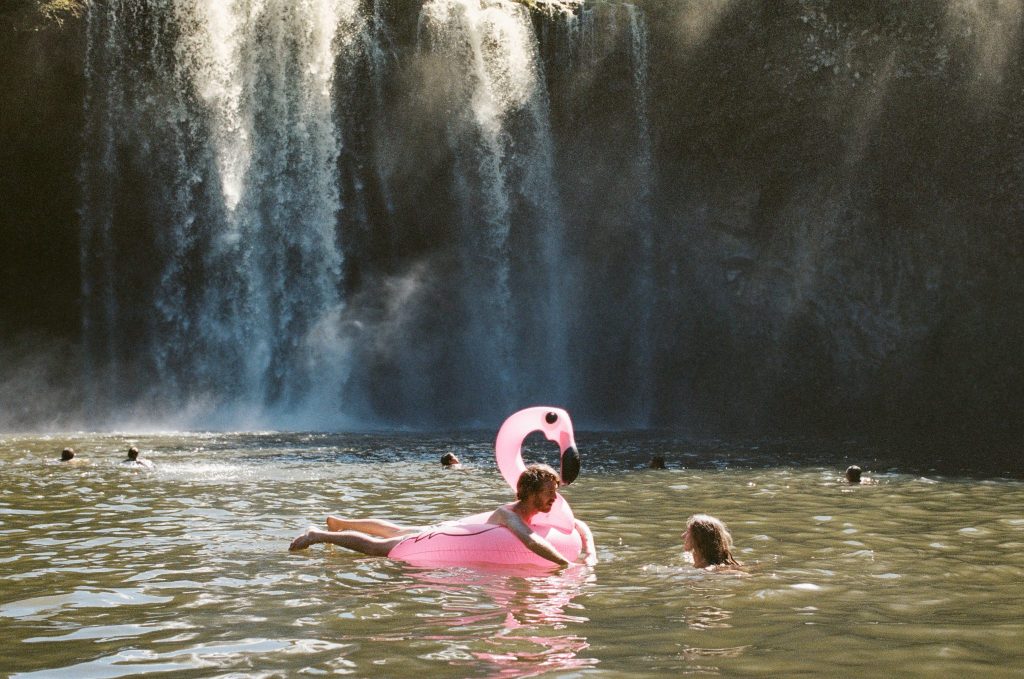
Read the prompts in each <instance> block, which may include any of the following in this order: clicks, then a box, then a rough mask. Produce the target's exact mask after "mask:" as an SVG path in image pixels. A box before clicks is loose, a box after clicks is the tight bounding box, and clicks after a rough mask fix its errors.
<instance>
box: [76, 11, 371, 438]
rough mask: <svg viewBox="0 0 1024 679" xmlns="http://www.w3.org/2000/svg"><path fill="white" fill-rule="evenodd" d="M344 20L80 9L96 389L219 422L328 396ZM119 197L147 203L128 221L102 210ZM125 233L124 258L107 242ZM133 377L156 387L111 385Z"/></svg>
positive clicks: (334, 378)
mask: <svg viewBox="0 0 1024 679" xmlns="http://www.w3.org/2000/svg"><path fill="white" fill-rule="evenodd" d="M357 5H358V3H357V2H356V1H355V0H352V1H351V2H346V1H341V0H337V1H336V0H310V1H307V2H298V3H293V2H284V1H280V2H278V1H276V0H265V1H260V0H252V1H250V2H235V3H222V2H215V1H213V0H210V1H208V2H207V1H190V0H178V1H177V2H174V3H172V4H171V6H170V8H169V10H168V9H164V8H163V7H161V6H159V5H153V4H151V3H146V2H140V1H138V0H134V1H133V0H122V1H121V2H111V3H106V4H103V5H97V6H94V7H93V8H92V9H91V12H90V26H91V30H92V35H91V38H92V40H91V41H90V45H91V46H90V61H89V64H88V69H89V70H88V75H89V88H90V110H89V112H88V117H89V119H90V124H91V125H92V126H93V127H94V128H95V129H97V130H101V131H103V132H104V133H103V134H101V135H99V136H98V138H97V139H95V141H94V142H93V143H94V144H96V146H97V147H98V151H97V153H96V157H95V158H89V159H87V160H86V167H84V168H83V178H84V182H83V183H84V187H83V188H84V195H85V203H84V207H83V220H82V221H83V263H84V266H83V268H84V270H85V272H86V276H85V288H84V293H85V297H86V300H87V305H86V319H85V326H86V337H87V338H89V339H90V340H91V341H92V342H93V346H92V347H91V348H90V351H89V356H90V358H91V360H93V361H96V365H97V368H98V369H97V370H95V371H93V372H94V373H95V374H101V373H102V374H105V376H106V377H107V378H108V379H109V380H110V381H109V382H108V383H107V384H106V385H105V384H103V383H102V381H97V383H96V388H97V389H101V390H104V391H106V390H110V391H114V390H115V389H116V390H117V393H121V394H124V393H128V394H137V395H138V394H141V395H146V390H145V389H142V388H140V387H138V386H136V385H132V384H124V383H121V384H118V382H119V380H118V376H119V375H120V376H121V377H120V379H134V380H141V379H146V380H147V381H151V382H152V383H153V384H154V385H159V388H158V390H153V393H156V392H157V391H159V393H160V394H161V398H162V399H163V398H167V397H168V396H170V397H171V398H172V399H173V398H182V397H184V396H187V397H189V398H193V399H195V398H198V399H200V400H202V399H205V398H207V397H209V398H211V399H213V404H212V405H215V406H217V407H219V408H223V409H224V412H225V414H226V415H227V416H229V417H232V418H237V417H238V414H239V413H244V412H245V411H246V410H248V409H252V410H253V411H254V412H256V413H258V412H259V411H260V410H261V409H262V408H264V407H269V408H271V409H273V408H275V407H277V406H278V405H282V406H285V407H286V409H288V410H297V409H298V408H299V407H301V406H302V405H303V404H304V403H306V402H307V401H308V400H309V399H310V398H311V397H312V398H329V399H331V400H332V401H337V399H338V398H339V397H340V392H341V384H342V382H343V379H344V375H345V362H346V359H347V356H345V355H344V353H343V352H338V351H336V349H337V348H338V347H339V345H340V343H338V342H335V341H333V339H332V338H331V334H332V330H331V327H332V325H333V324H334V322H335V321H336V319H337V317H338V315H339V314H340V312H341V310H342V298H341V290H340V285H339V279H340V276H341V266H342V253H341V250H340V248H339V245H338V241H337V228H338V212H339V210H340V208H341V204H340V200H339V191H338V186H337V180H336V176H337V159H338V154H339V151H340V140H339V132H338V130H337V125H336V122H335V110H334V96H333V89H334V79H335V77H336V72H335V68H336V64H337V62H338V61H339V58H340V56H341V55H342V54H343V53H344V51H345V50H346V49H349V48H351V46H352V45H353V44H354V43H355V38H356V37H357V36H358V35H359V32H360V30H361V22H362V19H361V17H360V15H359V14H358V13H357V12H356V9H357ZM121 65H123V66H121ZM96 102H102V106H98V105H97V103H96ZM118 161H120V162H118ZM126 170H127V171H126ZM132 184H141V185H142V186H139V188H140V190H141V191H143V192H144V195H139V196H137V198H138V199H139V200H140V201H141V203H140V204H139V205H136V206H133V207H131V208H129V209H133V210H136V211H137V214H135V215H134V216H133V219H131V220H125V219H124V217H123V209H124V208H122V207H121V206H119V205H113V204H112V202H113V201H112V199H111V198H109V197H108V196H110V194H111V193H112V192H114V193H116V194H118V196H119V197H120V198H122V199H123V197H124V195H125V194H126V193H128V192H129V191H131V190H132V188H134V187H133V186H132ZM151 192H155V195H154V193H151ZM128 221H131V222H134V223H132V224H130V227H129V224H128ZM125 227H129V228H132V229H133V230H134V233H133V234H132V235H133V240H134V241H135V242H134V243H132V244H127V245H123V244H119V243H115V242H114V240H113V239H112V238H111V236H110V234H111V232H112V230H114V229H117V228H125ZM142 254H145V255H146V257H145V259H141V258H139V255H142ZM133 270H137V271H138V273H133ZM122 272H124V273H122ZM126 283H127V284H126ZM129 288H134V289H129ZM97 338H103V339H102V344H103V346H102V347H101V346H97V345H98V344H99V343H100V340H99V339H97ZM140 363H141V364H142V365H143V366H145V367H147V368H150V369H152V371H153V372H152V373H150V374H146V371H144V370H139V371H137V372H135V373H134V374H133V373H127V374H123V373H120V372H115V367H116V366H119V365H125V364H134V365H139V364H140ZM97 380H99V378H98V377H97ZM115 385H117V386H116V387H115ZM175 392H177V393H175ZM108 393H109V392H108ZM206 405H210V404H206ZM229 411H235V412H234V413H231V412H229Z"/></svg>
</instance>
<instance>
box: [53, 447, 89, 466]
mask: <svg viewBox="0 0 1024 679" xmlns="http://www.w3.org/2000/svg"><path fill="white" fill-rule="evenodd" d="M60 461H61V462H68V463H70V464H87V463H88V462H89V460H86V459H84V458H81V457H76V453H75V449H74V448H65V449H64V450H62V451H60Z"/></svg>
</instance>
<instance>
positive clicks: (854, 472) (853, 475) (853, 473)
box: [846, 464, 860, 483]
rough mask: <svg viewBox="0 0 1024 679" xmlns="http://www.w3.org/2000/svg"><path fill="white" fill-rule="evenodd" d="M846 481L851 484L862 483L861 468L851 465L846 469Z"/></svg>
mask: <svg viewBox="0 0 1024 679" xmlns="http://www.w3.org/2000/svg"><path fill="white" fill-rule="evenodd" d="M846 480H847V481H849V482H850V483H860V467H858V466H857V465H855V464H851V465H850V466H849V467H847V468H846Z"/></svg>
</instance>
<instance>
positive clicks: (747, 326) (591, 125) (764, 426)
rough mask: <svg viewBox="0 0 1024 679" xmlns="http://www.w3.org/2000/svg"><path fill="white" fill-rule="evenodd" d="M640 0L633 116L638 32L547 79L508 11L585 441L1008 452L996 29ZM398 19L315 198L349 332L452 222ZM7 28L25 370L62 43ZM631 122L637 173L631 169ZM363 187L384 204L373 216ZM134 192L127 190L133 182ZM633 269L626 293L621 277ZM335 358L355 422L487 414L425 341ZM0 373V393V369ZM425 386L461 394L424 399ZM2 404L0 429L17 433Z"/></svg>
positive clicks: (0, 274)
mask: <svg viewBox="0 0 1024 679" xmlns="http://www.w3.org/2000/svg"><path fill="white" fill-rule="evenodd" d="M637 5H638V6H639V7H640V8H641V9H642V10H643V18H644V19H645V26H646V36H645V38H646V41H645V51H644V53H643V55H642V56H643V57H644V58H645V59H646V67H647V68H646V71H645V73H644V77H645V83H644V84H645V86H646V88H647V97H646V100H645V101H643V102H640V101H638V97H637V94H636V93H637V89H636V85H637V83H636V73H637V71H636V68H637V64H636V59H637V53H636V52H635V50H634V51H633V52H630V51H629V49H628V47H627V46H628V45H630V44H633V45H634V47H635V42H634V43H630V42H629V40H627V39H626V38H623V39H622V40H619V41H614V40H613V41H609V42H607V43H605V46H604V48H603V49H604V52H603V53H601V54H599V55H598V57H597V58H595V60H594V61H593V62H591V65H590V66H589V67H587V68H575V69H567V63H568V57H567V56H566V55H567V54H568V53H567V52H566V51H565V48H564V45H563V44H562V43H560V42H559V41H560V40H562V39H563V36H561V34H560V33H559V32H558V29H557V26H554V25H553V24H552V19H551V18H550V17H548V16H547V15H545V14H543V13H540V12H538V13H536V14H535V16H534V25H535V27H536V29H537V34H538V36H539V41H540V42H539V50H540V55H541V57H542V58H543V61H544V74H545V77H546V79H547V87H548V97H549V100H550V124H551V131H552V135H553V139H554V146H555V161H554V174H553V176H554V177H555V180H556V182H557V185H558V186H557V188H558V190H559V193H560V195H561V203H560V204H559V205H560V210H561V211H562V214H563V215H564V223H565V246H566V248H568V249H569V250H570V251H571V252H573V253H575V256H576V261H575V263H574V264H573V268H572V269H571V271H568V274H567V275H569V280H570V281H572V282H571V283H570V284H568V285H567V289H566V290H565V293H566V294H567V295H569V296H570V299H572V300H573V301H574V303H575V304H576V305H577V308H578V309H579V311H578V315H577V317H576V318H575V320H574V321H573V327H572V330H573V342H572V343H571V349H570V350H569V355H570V357H571V358H570V360H571V367H572V370H571V373H572V381H573V382H574V385H575V386H574V388H573V389H571V390H570V392H569V393H568V394H566V398H567V399H568V401H569V402H568V403H567V404H566V405H567V407H568V408H569V409H570V411H573V412H574V415H576V416H577V417H578V419H580V420H581V421H582V423H584V424H592V425H599V424H612V425H619V426H629V425H637V424H639V425H652V426H678V427H683V428H686V429H687V430H688V431H692V432H694V433H696V434H728V433H737V432H744V433H751V434H823V435H840V434H842V435H846V434H851V433H852V434H859V435H865V436H877V437H881V438H885V439H889V440H892V439H895V440H899V441H914V440H920V439H926V440H928V441H929V442H934V441H942V440H945V439H947V438H948V439H956V440H960V441H963V440H984V441H987V442H989V443H999V444H1015V443H1019V441H1020V437H1021V435H1022V433H1024V417H1022V415H1021V414H1020V413H1021V410H1020V407H1019V404H1020V403H1021V401H1022V398H1024V374H1022V366H1024V359H1022V357H1021V351H1020V347H1021V346H1022V344H1024V343H1022V340H1024V257H1022V255H1024V234H1022V225H1024V201H1022V198H1021V188H1022V186H1024V120H1022V118H1024V101H1022V98H1024V94H1022V93H1024V70H1022V68H1021V66H1022V64H1021V61H1020V60H1021V54H1020V48H1019V45H1020V44H1021V43H1020V37H1021V31H1022V21H1024V18H1022V15H1021V11H1020V10H1019V9H1014V8H1013V7H1011V6H1010V4H1005V5H999V4H995V5H991V6H989V5H985V6H980V5H974V4H970V3H961V2H956V1H955V0H949V1H948V2H947V1H943V2H935V1H933V0H920V1H918V0H908V1H905V2H899V3H876V2H829V1H828V0H789V1H784V2H772V3H764V2H754V1H745V0H736V1H735V2H721V1H717V0H716V1H712V0H707V1H694V2H677V1H675V0H647V1H646V2H638V3H637ZM418 9H419V8H418V6H417V7H412V8H408V9H401V10H399V9H391V10H390V13H389V15H388V16H384V17H382V19H383V20H385V21H386V22H388V25H389V27H390V32H389V35H390V37H391V38H392V40H393V43H392V44H391V45H390V49H391V50H392V52H391V53H392V55H393V58H394V61H393V62H391V63H392V65H391V67H390V68H391V71H389V75H388V77H387V80H386V82H387V86H386V90H385V92H384V94H383V100H384V101H385V102H387V108H386V123H387V124H386V126H385V125H382V124H381V123H380V122H379V121H378V122H377V123H373V122H372V120H373V116H374V115H376V113H375V112H374V111H372V110H369V109H370V108H371V107H370V104H369V103H368V100H367V99H366V98H360V97H354V98H352V99H351V104H352V106H355V107H360V106H361V107H365V108H366V109H367V110H366V111H365V112H364V113H363V114H361V115H360V117H359V120H363V121H365V122H364V123H362V126H361V127H360V126H356V127H355V128H353V130H352V131H351V133H350V135H349V136H348V137H346V145H345V151H344V152H343V153H342V156H341V158H340V159H339V165H340V166H342V167H346V166H347V167H352V168H363V169H365V168H366V167H367V166H374V167H375V168H376V169H375V171H373V172H368V173H366V174H364V175H359V174H358V172H356V171H352V172H347V173H346V172H344V171H343V172H341V176H342V177H348V178H352V177H357V176H362V178H363V180H365V181H359V182H355V181H353V180H351V179H343V180H340V181H341V183H342V186H340V188H339V190H340V192H341V194H342V198H343V202H344V203H345V204H346V210H347V213H346V214H348V215H350V214H351V213H352V212H353V211H354V210H355V208H356V207H358V211H360V212H361V213H362V214H363V215H364V217H363V221H362V222H361V223H362V224H363V226H364V227H365V228H363V229H361V230H359V229H352V228H346V227H345V224H341V225H340V232H341V233H342V234H343V235H342V236H341V242H342V245H343V248H344V249H345V250H346V261H345V270H344V273H343V275H344V281H343V284H342V285H343V288H344V293H345V297H346V299H347V300H348V304H349V309H350V313H351V314H352V318H350V319H349V320H350V321H353V322H354V321H359V322H366V320H367V318H369V317H370V316H371V315H372V313H375V312H380V313H383V312H382V311H381V309H380V307H381V305H382V304H383V302H381V299H382V297H381V291H380V289H379V288H378V287H377V286H379V285H380V281H381V280H386V279H387V278H388V276H391V275H393V274H395V273H396V272H403V271H404V272H408V271H409V270H410V269H411V268H413V267H415V266H416V265H417V263H421V262H424V261H428V260H429V261H430V262H431V264H432V266H435V267H439V268H442V269H444V268H447V269H451V270H456V269H458V267H459V266H460V265H459V264H458V262H459V261H460V260H459V257H460V254H459V252H458V239H457V238H456V237H455V236H453V235H452V234H450V233H448V232H447V231H446V230H449V229H450V228H451V227H450V224H451V222H452V215H453V214H456V213H457V212H458V210H459V204H458V200H457V199H456V198H453V197H452V192H451V183H450V182H451V179H450V178H451V176H452V174H453V173H455V172H456V171H457V165H458V162H459V158H458V156H457V154H455V152H454V151H453V148H454V147H451V146H449V145H450V144H452V143H453V142H452V138H451V137H450V136H448V135H447V134H446V132H445V130H444V128H442V127H440V126H438V125H437V124H434V123H432V122H431V121H433V120H436V119H440V118H443V117H444V115H445V110H444V107H443V102H438V101H437V100H435V99H432V98H430V97H427V96H423V92H424V91H425V90H424V88H425V85H424V83H427V82H428V81H429V80H430V78H438V77H439V76H438V75H437V71H436V70H433V69H431V68H430V67H429V63H428V61H429V59H428V56H425V55H424V54H423V52H422V51H421V50H418V49H417V47H416V44H417V40H419V39H420V36H418V35H417V23H416V15H417V12H418ZM595 11H604V12H606V13H612V10H609V9H607V7H606V8H605V9H604V10H601V9H600V8H598V9H597V10H595ZM616 17H617V20H616V21H617V23H616V24H615V25H616V26H617V27H618V28H617V29H616V30H619V31H625V30H627V29H628V22H626V18H627V17H626V15H625V14H622V13H621V12H620V13H618V14H616ZM3 28H4V33H3V35H2V36H0V71H2V76H3V77H2V78H0V81H2V82H4V83H5V90H4V92H3V93H2V95H0V107H2V108H0V111H2V116H0V161H2V162H0V168H2V169H0V173H2V174H0V189H2V191H0V195H2V196H3V202H4V205H3V211H2V213H0V242H2V244H3V248H2V252H0V328H2V340H0V351H3V350H4V349H6V350H7V352H8V353H9V354H10V355H11V356H14V355H15V354H17V356H18V357H19V358H18V361H19V365H21V366H24V365H25V361H26V360H27V359H26V358H25V355H26V352H25V350H24V345H25V342H26V340H25V339H24V338H26V337H28V336H29V333H31V336H32V337H33V338H35V339H33V340H32V343H33V345H37V346H44V345H46V344H47V343H48V342H52V343H54V344H60V346H62V347H65V348H66V346H68V345H70V346H80V345H81V344H82V341H83V338H82V337H81V322H80V318H81V309H80V291H81V279H80V272H81V267H80V262H79V258H80V252H81V250H80V244H79V230H78V218H77V213H76V209H77V207H78V205H79V195H78V186H79V185H78V182H77V181H76V174H77V173H78V171H79V167H80V163H81V158H82V141H83V140H82V130H83V125H84V123H83V119H82V101H83V96H84V92H83V82H84V80H83V66H82V64H83V61H84V53H85V45H84V41H83V35H84V31H83V29H82V24H81V22H79V21H76V20H73V19H72V20H68V21H66V22H65V23H64V25H63V27H56V26H51V27H49V28H46V29H43V30H38V31H28V32H26V31H21V30H15V29H14V26H13V24H10V23H8V24H4V25H3ZM435 85H437V86H438V87H441V86H444V83H443V82H440V83H435ZM641 109H642V110H641ZM641 117H642V118H643V119H644V124H645V125H646V126H647V127H646V128H645V129H646V130H647V133H648V135H649V136H648V139H649V144H650V148H649V162H646V161H645V162H640V161H637V160H636V159H637V157H638V156H637V153H638V152H637V148H638V147H639V146H641V145H642V144H643V143H644V142H643V139H641V136H642V135H640V133H638V132H637V130H638V129H640V126H638V124H637V123H636V122H635V121H636V120H637V119H638V118H641ZM381 127H386V128H387V129H381ZM410 140H414V141H410ZM85 143H86V144H88V143H89V142H88V140H86V141H85ZM410 149H415V152H412V151H410ZM382 159H386V160H382ZM453 168H454V169H453ZM360 171H362V170H360ZM347 181H352V183H351V184H347V185H346V184H345V182H347ZM387 185H391V186H401V187H402V190H401V191H395V192H392V198H391V202H388V201H387V200H386V199H385V197H384V194H385V193H386V187H387ZM135 188H136V189H138V190H139V191H140V192H141V193H140V194H139V195H137V196H136V197H135V199H136V200H142V199H144V196H145V195H146V190H147V187H146V186H140V187H135ZM347 218H348V217H347V216H346V215H342V216H341V217H340V219H341V220H342V221H344V220H345V219H347ZM623 224H627V225H629V227H630V228H625V229H624V228H623ZM638 225H639V226H638ZM371 227H372V228H371ZM512 237H513V238H515V235H514V234H513V236H512ZM132 247H133V248H143V249H144V248H145V247H146V246H145V244H139V243H136V244H135V245H133V246H132ZM638 253H639V254H638ZM639 267H644V271H645V275H644V276H633V275H626V273H624V271H626V270H629V271H634V272H635V271H637V270H638V268H639ZM510 275H511V276H512V280H513V283H514V282H515V280H517V279H516V277H517V276H520V277H526V276H529V275H530V270H529V269H528V268H522V269H517V268H516V266H513V267H512V269H511V271H510ZM423 294H424V295H425V298H424V300H423V303H424V304H425V305H428V306H430V307H431V308H432V309H433V310H434V311H440V312H441V313H445V314H448V313H451V314H453V315H458V314H459V313H460V312H461V310H460V308H459V307H458V303H457V302H456V301H453V300H452V296H451V295H449V294H447V291H446V290H445V289H444V288H443V287H442V288H437V289H433V290H428V291H426V292H424V293H423ZM144 296H145V295H143V297H144ZM124 299H125V300H132V298H131V296H126V297H125V298H124ZM638 300H648V301H649V303H640V302H638ZM145 302H146V300H145V299H142V300H132V301H131V303H132V304H145ZM375 305H376V306H375ZM360 310H362V312H363V316H362V317H360V316H359V312H360ZM410 323H411V325H412V326H413V327H414V328H415V329H416V331H417V332H418V333H420V334H421V335H426V336H431V337H433V336H435V335H438V334H441V333H445V332H452V327H451V326H445V327H439V324H438V323H437V322H436V317H435V316H431V315H430V314H426V313H425V314H423V315H422V316H420V317H418V318H416V319H413V320H411V321H410ZM456 327H461V326H458V324H456ZM39 338H45V340H40V339H39ZM378 339H379V338H378ZM146 341H147V340H146V338H144V337H143V338H140V339H139V342H140V345H141V346H144V345H145V342H146ZM380 344H381V342H377V344H376V346H378V347H379V346H380ZM15 347H16V348H17V351H15ZM404 349H408V347H405V348H404ZM360 351H361V352H362V353H361V354H360V357H359V362H358V363H359V367H358V368H357V369H355V370H354V372H353V375H352V378H351V382H350V383H349V385H348V392H347V393H348V397H349V398H351V396H352V393H353V392H356V393H358V394H359V398H358V399H357V400H358V401H359V403H360V406H359V408H357V409H356V410H359V411H360V415H365V416H367V417H372V418H374V419H377V420H384V421H398V422H402V421H412V420H415V421H418V422H422V423H424V424H431V425H443V424H453V423H457V422H456V421H450V420H448V419H447V416H446V413H458V416H457V417H456V418H455V420H462V419H473V418H475V417H478V418H480V419H483V420H485V421H487V420H488V418H489V417H491V415H492V414H491V413H489V412H487V413H480V412H479V408H480V403H481V394H480V393H479V390H478V389H477V388H476V385H475V383H474V382H473V380H472V379H471V377H468V376H467V375H465V374H463V373H460V372H459V371H458V370H457V369H455V368H452V367H450V366H451V364H452V363H453V357H452V353H451V350H449V349H445V348H443V347H442V345H441V344H437V345H434V344H430V345H429V346H428V348H427V349H425V350H424V351H425V352H426V353H421V354H420V355H419V356H418V357H417V359H416V360H417V363H415V364H412V363H404V364H403V363H402V362H401V361H400V360H396V359H395V354H393V353H389V352H378V353H374V352H372V351H369V350H366V349H361V350H360ZM404 353H410V352H408V351H404ZM73 354H74V352H73V351H67V350H65V349H61V350H60V355H61V356H63V357H65V359H67V357H68V356H72V355H73ZM12 360H13V359H12ZM72 363H73V362H72ZM50 365H52V363H50ZM6 370H7V372H6V373H5V367H4V366H0V383H3V382H2V381H3V380H5V379H6V380H8V382H7V383H10V380H11V379H12V378H11V377H10V376H11V375H12V374H14V368H12V367H10V365H9V366H7V367H6ZM431 370H435V371H437V373H438V374H440V375H444V376H446V378H445V379H448V378H450V379H451V381H450V382H449V384H454V385H456V387H463V388H464V390H465V391H466V392H467V393H469V392H472V396H471V397H467V398H468V400H463V401H460V400H459V398H458V397H457V396H454V395H452V394H447V393H444V392H445V389H444V388H441V389H439V388H438V385H436V384H431V383H430V381H429V379H428V380H426V381H424V378H423V377H422V373H423V372H424V371H428V372H429V371H431ZM17 374H18V375H20V376H21V377H19V384H23V383H24V379H25V378H24V375H25V374H26V373H25V371H24V369H21V371H20V372H18V373H17ZM414 375H415V377H413V376H414ZM68 379H69V381H70V382H75V381H76V380H77V377H76V376H75V375H74V374H72V375H71V376H69V378H68ZM459 390H460V389H459V388H456V389H453V391H459ZM396 393H401V395H398V396H396ZM528 393H532V392H528ZM9 398H12V396H11V395H10V394H5V395H4V396H2V397H0V405H6V404H7V401H6V399H9ZM483 400H484V401H485V402H486V399H483ZM637 404H641V405H639V406H638V405H637ZM47 408H49V406H47ZM4 410H5V411H8V412H12V411H10V410H9V409H8V408H6V407H5V408H4ZM485 410H486V408H485ZM18 412H21V413H22V414H21V415H19V416H18V417H16V418H11V416H9V415H8V416H7V421H6V422H5V420H4V419H3V416H0V425H2V424H5V423H6V424H8V425H11V424H12V423H13V424H26V423H28V424H31V423H32V422H33V421H34V420H37V416H38V415H39V414H40V413H38V412H35V411H33V410H32V408H28V409H27V410H26V409H25V408H24V407H23V408H22V409H21V410H20V411H18ZM424 413H427V414H426V415H424Z"/></svg>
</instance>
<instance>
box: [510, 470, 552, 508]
mask: <svg viewBox="0 0 1024 679" xmlns="http://www.w3.org/2000/svg"><path fill="white" fill-rule="evenodd" d="M552 481H554V483H555V487H556V488H557V487H558V472H556V471H555V470H554V469H552V468H551V467H549V466H548V465H546V464H531V465H530V466H528V467H527V468H526V470H525V471H524V472H523V473H522V474H520V475H519V482H518V483H517V484H516V499H517V500H525V499H526V498H528V497H530V496H531V495H533V494H534V493H539V492H540V491H541V490H543V489H544V487H545V486H547V485H548V484H549V483H551V482H552Z"/></svg>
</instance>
